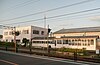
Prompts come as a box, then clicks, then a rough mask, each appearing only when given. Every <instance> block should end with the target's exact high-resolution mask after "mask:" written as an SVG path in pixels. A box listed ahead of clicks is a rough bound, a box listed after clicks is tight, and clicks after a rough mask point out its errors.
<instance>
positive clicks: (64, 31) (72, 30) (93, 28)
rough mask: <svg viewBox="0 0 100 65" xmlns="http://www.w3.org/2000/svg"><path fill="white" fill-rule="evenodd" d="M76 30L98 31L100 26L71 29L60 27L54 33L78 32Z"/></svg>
mask: <svg viewBox="0 0 100 65" xmlns="http://www.w3.org/2000/svg"><path fill="white" fill-rule="evenodd" d="M78 32H100V27H85V28H72V29H61V30H58V31H56V32H54V34H61V33H78Z"/></svg>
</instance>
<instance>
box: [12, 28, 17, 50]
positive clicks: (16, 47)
mask: <svg viewBox="0 0 100 65" xmlns="http://www.w3.org/2000/svg"><path fill="white" fill-rule="evenodd" d="M13 29H14V45H15V52H16V48H17V46H16V27H13Z"/></svg>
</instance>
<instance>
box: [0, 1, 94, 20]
mask: <svg viewBox="0 0 100 65" xmlns="http://www.w3.org/2000/svg"><path fill="white" fill-rule="evenodd" d="M91 1H94V0H85V1H81V2H77V3H73V4H70V5H65V6H61V7H57V8H53V9H49V10H46V11H41V12H37V13H33V14H28V15H24V16H20V17H15V18H11V19H7V20H2V21H0V22H4V21H10V20H15V19H20V18H24V17H28V16H33V15H37V14H42V13H44V12H50V11H55V10H58V9H63V8H66V7H71V6H75V5H79V4H83V3H87V2H91Z"/></svg>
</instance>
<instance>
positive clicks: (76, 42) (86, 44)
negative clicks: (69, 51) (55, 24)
mask: <svg viewBox="0 0 100 65" xmlns="http://www.w3.org/2000/svg"><path fill="white" fill-rule="evenodd" d="M53 36H54V37H56V39H55V40H56V41H57V44H58V45H59V44H62V46H58V47H66V48H79V49H82V48H85V49H86V50H96V49H100V27H87V28H74V29H61V30H59V31H56V32H54V33H53ZM61 42H62V43H61Z"/></svg>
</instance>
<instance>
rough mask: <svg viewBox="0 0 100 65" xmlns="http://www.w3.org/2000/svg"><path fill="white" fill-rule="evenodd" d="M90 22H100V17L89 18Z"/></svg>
mask: <svg viewBox="0 0 100 65" xmlns="http://www.w3.org/2000/svg"><path fill="white" fill-rule="evenodd" d="M89 20H92V21H100V16H93V17H89Z"/></svg>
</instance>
